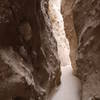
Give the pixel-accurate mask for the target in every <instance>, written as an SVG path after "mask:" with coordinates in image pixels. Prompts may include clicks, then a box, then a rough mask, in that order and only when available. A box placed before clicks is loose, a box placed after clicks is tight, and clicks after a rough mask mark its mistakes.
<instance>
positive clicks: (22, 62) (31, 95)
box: [0, 0, 61, 100]
mask: <svg viewBox="0 0 100 100" xmlns="http://www.w3.org/2000/svg"><path fill="white" fill-rule="evenodd" d="M48 2H49V0H14V1H13V0H0V100H45V99H47V98H48V94H49V93H50V92H51V90H52V89H53V88H54V87H56V86H58V85H59V84H60V75H61V72H60V61H59V58H58V53H57V52H58V50H57V41H56V39H55V38H54V36H53V31H52V25H51V22H50V19H49V16H48Z"/></svg>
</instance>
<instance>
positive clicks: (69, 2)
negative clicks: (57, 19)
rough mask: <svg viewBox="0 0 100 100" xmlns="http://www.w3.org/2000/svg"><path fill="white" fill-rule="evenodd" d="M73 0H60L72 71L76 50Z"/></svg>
mask: <svg viewBox="0 0 100 100" xmlns="http://www.w3.org/2000/svg"><path fill="white" fill-rule="evenodd" d="M74 2H75V0H62V7H61V8H62V9H61V11H62V15H63V19H64V27H65V32H66V37H67V38H68V40H69V45H70V59H71V64H72V67H73V69H74V73H75V71H76V51H77V36H76V32H75V29H74V24H73V12H72V8H73V4H74Z"/></svg>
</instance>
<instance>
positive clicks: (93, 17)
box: [73, 0, 100, 100]
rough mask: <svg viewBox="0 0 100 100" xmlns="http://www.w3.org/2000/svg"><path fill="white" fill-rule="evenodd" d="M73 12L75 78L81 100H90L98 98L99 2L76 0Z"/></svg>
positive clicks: (99, 58) (99, 63) (99, 85)
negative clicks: (75, 50)
mask: <svg viewBox="0 0 100 100" xmlns="http://www.w3.org/2000/svg"><path fill="white" fill-rule="evenodd" d="M73 12H74V25H75V30H76V33H77V37H78V53H77V68H78V70H77V76H78V77H79V78H80V79H81V82H82V100H90V99H89V98H91V97H93V96H97V97H100V1H99V0H76V3H75V6H74V8H73ZM91 100H92V99H91ZM93 100H94V99H93ZM95 100H99V99H95Z"/></svg>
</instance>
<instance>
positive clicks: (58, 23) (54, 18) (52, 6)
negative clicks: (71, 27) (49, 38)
mask: <svg viewBox="0 0 100 100" xmlns="http://www.w3.org/2000/svg"><path fill="white" fill-rule="evenodd" d="M60 9H61V0H55V1H54V0H49V11H48V14H49V17H50V21H51V25H52V31H53V33H54V34H53V35H54V37H55V39H56V41H57V49H58V55H59V59H60V61H61V66H66V65H71V62H70V57H69V53H70V47H69V41H68V39H67V38H66V33H65V30H64V22H63V17H62V14H61V10H60Z"/></svg>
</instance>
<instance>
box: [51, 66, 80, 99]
mask: <svg viewBox="0 0 100 100" xmlns="http://www.w3.org/2000/svg"><path fill="white" fill-rule="evenodd" d="M61 70H62V77H61V85H60V87H59V88H58V89H57V90H56V91H55V93H52V98H51V100H80V89H81V85H80V80H79V79H78V78H77V77H75V76H74V75H73V74H72V68H71V67H70V66H63V67H61Z"/></svg>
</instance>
